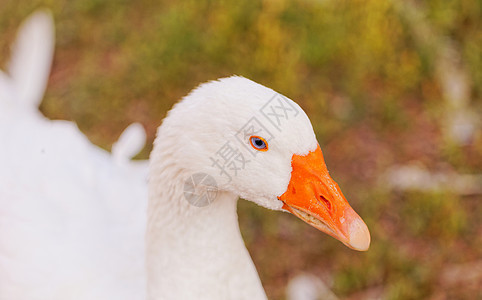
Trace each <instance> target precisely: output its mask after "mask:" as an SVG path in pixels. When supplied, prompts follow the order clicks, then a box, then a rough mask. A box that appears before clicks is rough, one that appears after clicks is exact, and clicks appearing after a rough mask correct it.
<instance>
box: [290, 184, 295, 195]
mask: <svg viewBox="0 0 482 300" xmlns="http://www.w3.org/2000/svg"><path fill="white" fill-rule="evenodd" d="M291 192H292V193H293V195H294V194H296V188H295V187H294V186H293V187H292V188H291Z"/></svg>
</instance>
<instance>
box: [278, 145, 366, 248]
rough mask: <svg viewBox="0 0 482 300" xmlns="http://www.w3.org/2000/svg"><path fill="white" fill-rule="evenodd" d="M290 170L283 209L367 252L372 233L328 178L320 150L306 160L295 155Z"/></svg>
mask: <svg viewBox="0 0 482 300" xmlns="http://www.w3.org/2000/svg"><path fill="white" fill-rule="evenodd" d="M291 167H292V171H291V179H290V182H289V184H288V189H287V190H286V192H285V193H284V194H283V195H281V196H280V197H278V198H279V199H280V200H281V201H282V202H283V203H284V204H283V209H285V210H287V211H289V212H291V213H292V214H294V215H295V216H297V217H299V218H300V219H302V220H303V221H305V222H306V223H308V224H310V225H312V226H314V227H316V228H318V229H319V230H321V231H323V232H325V233H327V234H329V235H331V236H332V237H334V238H336V239H338V240H340V241H341V242H343V243H344V244H345V245H347V246H348V247H350V248H352V249H355V250H359V251H366V250H368V247H369V246H370V232H369V231H368V228H367V226H366V225H365V223H364V222H363V220H362V219H361V218H360V217H359V216H358V214H357V213H356V212H355V211H354V210H353V209H352V208H351V207H350V204H348V201H346V199H345V197H344V196H343V194H342V193H341V190H340V188H339V187H338V184H336V182H335V181H333V179H331V177H330V175H329V174H328V170H327V168H326V164H325V160H324V159H323V154H322V152H321V149H320V146H319V145H318V147H317V148H316V150H315V151H312V152H310V153H308V154H307V155H305V156H301V155H297V154H294V155H293V157H292V160H291Z"/></svg>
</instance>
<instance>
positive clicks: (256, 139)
mask: <svg viewBox="0 0 482 300" xmlns="http://www.w3.org/2000/svg"><path fill="white" fill-rule="evenodd" d="M249 142H250V143H251V146H252V147H253V148H254V149H256V150H258V151H268V143H267V142H266V140H265V139H263V138H262V137H260V136H256V135H253V136H251V137H250V138H249Z"/></svg>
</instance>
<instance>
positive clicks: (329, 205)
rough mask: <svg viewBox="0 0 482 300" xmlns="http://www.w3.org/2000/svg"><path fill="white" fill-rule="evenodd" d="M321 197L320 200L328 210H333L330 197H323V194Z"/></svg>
mask: <svg viewBox="0 0 482 300" xmlns="http://www.w3.org/2000/svg"><path fill="white" fill-rule="evenodd" d="M319 198H320V202H322V203H323V204H324V205H325V206H326V208H327V209H328V211H331V203H330V201H328V199H326V198H325V197H323V196H322V195H320V196H319Z"/></svg>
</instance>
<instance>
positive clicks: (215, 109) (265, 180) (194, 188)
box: [152, 76, 370, 251]
mask: <svg viewBox="0 0 482 300" xmlns="http://www.w3.org/2000/svg"><path fill="white" fill-rule="evenodd" d="M169 141H170V142H169ZM163 151H164V152H166V151H168V152H169V153H170V157H169V161H170V162H171V163H174V164H176V165H177V166H178V168H179V169H180V170H182V173H183V174H185V177H186V178H185V180H186V186H187V187H188V188H187V190H188V191H187V192H188V193H191V192H192V193H194V194H196V195H205V196H206V195H207V198H206V197H205V198H204V200H206V199H207V200H208V201H204V203H201V205H197V206H204V205H205V204H206V205H207V204H209V203H210V202H211V201H222V200H217V199H216V195H217V194H219V193H221V192H230V193H233V194H235V195H238V196H240V197H242V198H244V199H246V200H249V201H252V202H255V203H257V204H259V205H261V206H263V207H266V208H269V209H273V210H281V211H286V212H289V213H292V214H293V215H295V216H297V217H298V218H300V219H302V220H303V221H305V222H307V223H308V224H310V225H312V226H314V227H316V228H317V229H319V230H321V231H323V232H325V233H327V234H329V235H331V236H333V237H335V238H336V239H338V240H340V241H341V242H343V243H344V244H345V245H347V246H348V247H350V248H352V249H355V250H360V251H364V250H367V249H368V247H369V244H370V234H369V231H368V228H367V226H366V225H365V223H364V222H363V221H362V219H361V218H360V217H359V216H358V215H357V213H356V212H355V211H354V210H353V209H352V208H351V207H350V205H349V204H348V202H347V200H346V199H345V197H344V196H343V194H342V192H341V190H340V188H339V186H338V185H337V184H336V183H335V181H334V180H333V179H332V178H331V177H330V175H329V173H328V170H327V168H326V165H325V162H324V159H323V155H322V152H321V149H320V146H319V145H318V142H317V140H316V137H315V134H314V132H313V128H312V125H311V122H310V120H309V119H308V117H307V115H306V114H305V112H304V111H303V110H302V109H301V107H300V106H298V105H297V104H296V103H295V102H293V101H292V100H290V99H288V98H287V97H285V96H283V95H281V94H279V93H277V92H275V91H273V90H271V89H269V88H267V87H265V86H262V85H260V84H257V83H255V82H253V81H251V80H248V79H246V78H243V77H237V76H234V77H229V78H223V79H219V80H216V81H211V82H208V83H205V84H202V85H200V86H199V87H197V88H196V89H194V90H193V91H192V92H191V93H190V94H189V95H187V96H186V97H184V99H183V100H182V101H180V102H179V103H178V104H176V105H175V107H174V108H173V109H172V110H171V111H170V112H169V114H168V116H167V117H166V118H165V119H164V121H163V124H162V125H161V126H160V128H159V130H158V136H157V139H156V142H155V146H154V150H153V154H152V156H154V157H155V156H156V153H160V152H163ZM196 176H197V177H196ZM196 178H197V179H196ZM196 180H198V182H196ZM193 181H194V183H193ZM192 183H193V184H192ZM185 192H186V189H185ZM198 204H200V203H198ZM198 209H203V207H199V208H198Z"/></svg>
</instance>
